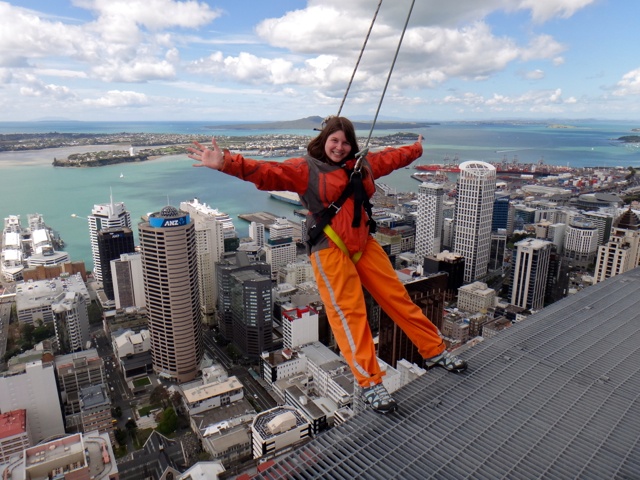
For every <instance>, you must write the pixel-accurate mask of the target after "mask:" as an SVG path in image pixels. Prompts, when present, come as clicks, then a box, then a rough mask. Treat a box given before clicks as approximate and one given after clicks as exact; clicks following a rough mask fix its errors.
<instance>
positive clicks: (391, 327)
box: [378, 272, 448, 385]
mask: <svg viewBox="0 0 640 480" xmlns="http://www.w3.org/2000/svg"><path fill="white" fill-rule="evenodd" d="M398 274H399V277H400V280H401V281H402V282H403V283H404V287H405V288H406V290H407V293H408V295H409V297H410V298H411V301H412V302H413V303H415V304H416V305H417V306H418V307H420V310H422V313H424V314H425V316H426V317H427V318H428V319H429V320H431V323H433V324H434V325H435V326H436V327H437V328H441V327H442V317H443V311H444V302H445V294H446V290H447V280H448V278H447V275H446V274H445V273H440V274H434V275H431V276H429V277H420V278H412V277H411V276H407V275H403V274H402V273H401V272H398ZM378 357H379V358H380V359H381V360H382V361H384V362H385V363H387V364H388V365H390V366H391V367H393V368H395V367H396V365H397V362H398V361H400V360H402V359H405V360H407V361H408V362H410V363H416V364H418V365H421V364H422V361H423V357H422V356H421V355H420V353H419V352H418V349H417V348H416V346H415V345H414V344H413V342H412V341H411V339H410V338H409V337H408V336H407V335H406V334H405V333H404V332H403V331H402V329H400V327H398V325H397V324H396V323H395V322H394V321H393V319H392V318H391V317H390V316H389V315H388V314H387V313H386V312H385V311H384V310H380V326H379V333H378ZM385 385H386V384H385Z"/></svg>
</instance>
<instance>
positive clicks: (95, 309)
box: [87, 302, 102, 325]
mask: <svg viewBox="0 0 640 480" xmlns="http://www.w3.org/2000/svg"><path fill="white" fill-rule="evenodd" d="M87 311H88V313H89V324H91V325H96V324H98V323H102V308H100V305H98V302H91V303H90V304H89V307H88V308H87Z"/></svg>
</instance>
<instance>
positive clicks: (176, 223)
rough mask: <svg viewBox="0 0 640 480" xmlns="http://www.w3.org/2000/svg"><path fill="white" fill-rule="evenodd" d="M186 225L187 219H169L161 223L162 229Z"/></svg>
mask: <svg viewBox="0 0 640 480" xmlns="http://www.w3.org/2000/svg"><path fill="white" fill-rule="evenodd" d="M186 224H187V217H180V218H170V219H167V220H165V221H164V222H163V223H162V226H163V227H180V226H182V225H186Z"/></svg>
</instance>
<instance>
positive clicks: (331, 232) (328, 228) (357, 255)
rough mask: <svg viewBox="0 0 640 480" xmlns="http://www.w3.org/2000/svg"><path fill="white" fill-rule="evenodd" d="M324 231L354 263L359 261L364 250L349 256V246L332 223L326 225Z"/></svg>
mask: <svg viewBox="0 0 640 480" xmlns="http://www.w3.org/2000/svg"><path fill="white" fill-rule="evenodd" d="M323 231H324V233H325V234H326V235H327V237H329V238H330V239H331V240H333V243H335V244H336V246H337V247H338V248H339V249H340V250H342V253H344V254H345V255H346V256H347V257H349V258H351V261H352V262H353V263H358V260H360V257H361V256H362V252H356V253H354V254H353V255H351V256H349V250H347V246H346V245H345V244H344V242H343V241H342V239H341V238H340V236H339V235H338V234H337V233H336V231H335V230H334V229H333V228H331V225H326V226H325V227H324V229H323Z"/></svg>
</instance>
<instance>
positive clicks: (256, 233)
mask: <svg viewBox="0 0 640 480" xmlns="http://www.w3.org/2000/svg"><path fill="white" fill-rule="evenodd" d="M249 236H250V237H251V239H252V240H253V241H254V242H255V243H256V245H258V246H259V247H264V244H265V242H266V240H265V235H264V223H258V222H251V225H249ZM303 238H304V237H303Z"/></svg>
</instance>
